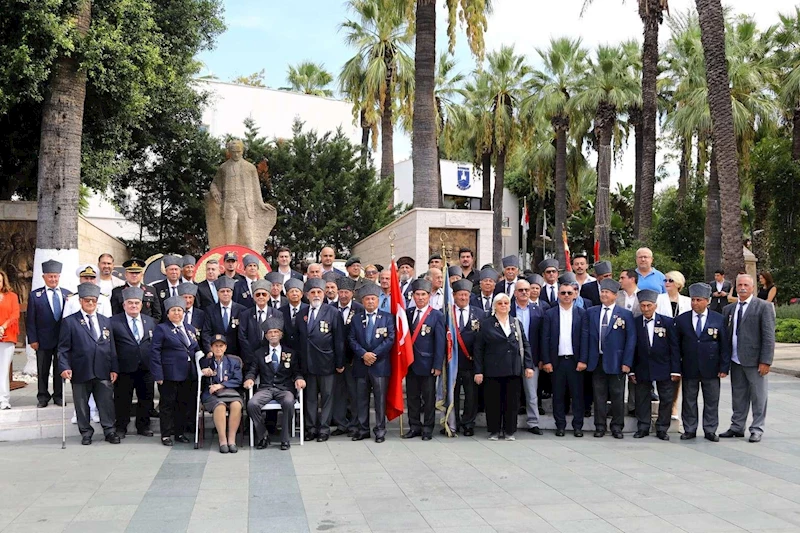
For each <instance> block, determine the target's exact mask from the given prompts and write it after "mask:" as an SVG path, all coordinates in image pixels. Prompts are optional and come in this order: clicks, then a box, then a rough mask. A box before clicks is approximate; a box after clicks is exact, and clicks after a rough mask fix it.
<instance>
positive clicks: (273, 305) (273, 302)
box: [270, 300, 278, 309]
mask: <svg viewBox="0 0 800 533" xmlns="http://www.w3.org/2000/svg"><path fill="white" fill-rule="evenodd" d="M270 303H271V304H272V308H273V309H277V308H278V301H277V300H270Z"/></svg>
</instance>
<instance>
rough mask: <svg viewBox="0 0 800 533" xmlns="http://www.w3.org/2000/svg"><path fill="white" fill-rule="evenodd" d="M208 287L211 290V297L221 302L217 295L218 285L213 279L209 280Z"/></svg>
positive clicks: (216, 301)
mask: <svg viewBox="0 0 800 533" xmlns="http://www.w3.org/2000/svg"><path fill="white" fill-rule="evenodd" d="M208 288H209V289H210V290H211V297H212V298H213V299H214V303H215V304H216V303H219V297H218V296H217V286H216V285H214V282H213V281H209V282H208Z"/></svg>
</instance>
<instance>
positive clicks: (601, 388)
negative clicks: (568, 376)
mask: <svg viewBox="0 0 800 533" xmlns="http://www.w3.org/2000/svg"><path fill="white" fill-rule="evenodd" d="M593 374H594V375H593V376H592V385H593V388H594V427H595V430H598V431H605V430H606V411H607V406H606V402H607V401H608V400H609V399H610V400H611V431H612V432H617V431H622V428H624V427H625V406H624V405H623V397H624V394H625V378H626V376H625V374H606V372H605V370H603V357H602V356H601V357H600V359H599V361H598V362H597V368H595V369H594V372H593ZM670 406H671V404H670ZM573 412H574V409H573Z"/></svg>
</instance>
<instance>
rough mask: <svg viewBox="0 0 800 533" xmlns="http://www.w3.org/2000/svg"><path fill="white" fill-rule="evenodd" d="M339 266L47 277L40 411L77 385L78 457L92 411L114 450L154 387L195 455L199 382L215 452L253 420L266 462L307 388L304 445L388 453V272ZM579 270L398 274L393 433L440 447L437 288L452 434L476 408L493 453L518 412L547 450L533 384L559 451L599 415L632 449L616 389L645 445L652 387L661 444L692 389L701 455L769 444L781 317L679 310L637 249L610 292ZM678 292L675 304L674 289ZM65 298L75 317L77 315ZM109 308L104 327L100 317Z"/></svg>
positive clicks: (603, 275)
mask: <svg viewBox="0 0 800 533" xmlns="http://www.w3.org/2000/svg"><path fill="white" fill-rule="evenodd" d="M104 257H106V259H107V258H108V256H107V254H106V255H105V256H104ZM333 257H334V253H333V250H332V249H330V248H324V249H323V250H322V251H321V253H320V259H321V261H320V263H315V264H312V265H309V267H308V268H307V272H306V276H303V274H301V273H300V272H297V271H295V270H292V269H291V266H290V264H291V252H290V250H289V249H287V248H281V249H280V250H278V252H277V258H278V265H277V267H276V268H275V270H274V271H273V272H270V273H269V274H267V275H266V276H265V278H262V277H261V276H260V274H259V271H258V269H259V265H260V264H261V263H262V261H263V260H262V259H261V258H259V257H257V256H254V255H249V254H248V255H245V256H244V257H243V258H242V262H241V264H242V266H243V270H244V275H241V274H238V273H237V272H236V270H237V266H238V264H239V258H238V256H237V255H236V254H235V253H233V252H229V253H226V254H225V256H224V257H223V258H222V262H219V261H217V260H213V259H212V260H208V261H206V263H205V275H206V279H205V280H204V281H202V282H200V283H195V281H194V280H193V277H194V267H195V260H194V258H193V257H190V256H184V257H183V258H180V257H177V256H164V258H163V259H162V261H163V266H164V272H165V274H166V279H165V280H162V281H160V282H158V283H156V284H154V285H153V286H148V285H145V284H143V283H142V272H143V269H144V266H145V265H144V262H142V261H141V260H138V259H131V260H129V261H127V262H125V263H124V267H125V278H126V280H125V282H122V281H121V280H117V281H112V285H117V286H114V287H113V288H112V290H111V291H110V294H104V293H103V283H102V279H100V280H98V279H97V276H96V271H95V269H93V268H91V267H90V266H87V267H82V269H81V272H79V275H80V280H81V285H79V287H78V293H77V297H74V296H71V295H70V293H69V291H66V290H64V289H61V288H60V287H59V286H58V282H59V272H60V268H61V265H60V264H59V263H58V262H57V261H48V262H45V263H44V264H43V265H42V271H43V273H44V274H43V277H44V281H45V287H44V288H42V289H37V290H35V291H33V293H32V294H31V297H30V300H29V301H30V305H29V308H28V317H27V320H28V336H29V340H30V342H31V344H32V346H33V347H34V348H35V349H36V350H37V359H38V360H39V370H40V372H39V380H40V382H39V396H38V398H39V406H40V407H45V406H46V405H47V403H48V402H49V400H50V399H51V397H52V399H53V400H54V402H55V403H57V404H60V403H61V401H62V391H61V388H60V385H61V382H60V380H58V379H56V380H54V392H53V393H52V394H50V392H49V391H48V381H47V380H48V374H49V368H50V367H51V365H52V366H53V368H54V374H56V373H57V374H60V376H61V377H62V378H64V379H70V380H71V383H72V388H73V395H74V398H75V404H76V415H77V422H78V425H79V429H80V432H81V435H82V442H83V444H91V441H92V435H93V429H92V426H91V423H90V421H91V418H90V408H89V397H90V396H93V397H94V400H95V402H96V404H97V410H98V415H99V419H100V424H101V426H102V427H103V431H104V434H105V438H106V440H107V441H109V442H112V443H118V442H120V439H121V438H124V435H125V433H126V432H127V427H128V425H129V422H130V417H131V409H132V401H133V393H134V392H135V393H136V396H137V410H136V422H135V426H136V430H137V432H138V433H139V434H141V435H145V436H152V435H153V432H152V430H151V429H150V416H151V415H152V409H153V397H154V390H153V389H154V383H157V384H158V385H159V392H160V402H159V413H158V416H159V418H160V425H161V442H162V443H163V444H164V445H167V446H172V445H173V444H174V442H190V440H189V439H188V438H187V437H186V435H185V433H186V432H187V431H188V430H190V429H191V427H192V426H193V425H194V423H195V422H196V418H195V413H196V411H195V409H196V405H195V401H194V394H195V392H196V391H197V390H198V380H200V390H201V402H202V406H203V409H204V410H205V411H207V412H209V413H212V415H213V418H214V423H215V425H216V427H217V430H218V431H217V432H218V437H219V446H220V452H222V453H231V452H233V453H235V452H236V451H237V448H236V434H237V431H238V428H239V425H240V423H241V419H242V413H243V411H245V410H246V411H247V414H248V416H249V417H250V418H251V420H252V421H253V423H254V433H255V435H254V437H255V442H256V443H257V448H259V449H261V448H265V447H267V446H268V445H269V444H270V432H271V431H272V432H276V426H277V422H278V421H277V420H270V418H269V416H267V414H265V412H264V411H263V410H262V408H263V407H264V406H265V405H266V404H267V403H269V402H272V401H276V402H278V403H279V404H280V406H281V412H282V419H281V424H280V425H281V426H282V427H281V431H280V447H281V449H288V448H289V447H290V437H289V436H290V434H291V432H292V428H293V427H294V421H293V415H294V409H295V400H296V397H297V394H298V391H299V390H301V389H302V390H304V406H305V413H304V414H305V439H306V440H317V441H318V442H324V441H326V440H328V439H329V438H330V437H331V436H337V435H348V436H349V437H350V438H351V439H352V440H362V439H365V438H370V437H373V438H374V439H375V441H376V442H379V443H380V442H383V441H384V440H385V438H386V395H387V390H388V384H389V378H390V377H391V375H392V362H391V354H392V350H393V346H394V343H395V336H396V324H397V320H396V317H395V315H394V314H393V312H392V311H393V310H392V309H391V293H392V287H391V276H390V271H389V269H382V268H380V265H368V266H367V268H366V273H367V274H368V275H367V277H363V276H364V273H365V271H364V270H363V269H362V265H361V262H360V260H359V258H357V257H351V258H350V259H349V260H348V261H347V263H346V266H345V268H346V270H347V272H343V271H339V270H337V269H335V268H334V267H333V264H332V263H333ZM102 259H103V257H101V260H102ZM579 259H582V261H583V262H581V261H580V260H578V261H576V262H575V263H574V265H577V267H578V268H575V269H574V271H575V272H563V273H559V265H558V261H557V260H554V259H546V260H544V261H542V262H541V263H540V264H539V265H538V267H539V271H540V274H536V273H532V272H523V271H521V270H520V265H519V260H518V258H517V257H516V256H509V257H505V258H503V264H502V271H498V270H496V269H495V268H494V267H493V266H492V265H485V266H484V267H483V268H482V269H481V270H476V269H475V268H474V267H473V262H474V253H473V252H472V251H471V250H469V249H461V250H460V251H459V263H458V264H456V265H454V266H450V267H447V265H446V264H445V263H444V261H443V260H442V258H441V256H439V255H438V254H434V255H432V256H431V257H430V258H429V262H428V268H427V270H426V271H425V272H424V273H423V274H422V275H420V276H417V274H416V272H415V264H416V262H415V260H414V259H413V258H410V257H401V258H399V259H398V260H397V265H398V272H399V282H400V287H399V291H400V294H402V295H403V298H404V299H405V305H406V310H405V313H406V317H405V318H406V322H407V324H408V328H409V332H410V335H411V342H412V344H413V352H414V361H413V363H412V364H411V365H410V366H409V368H408V373H407V375H406V397H407V406H408V422H409V429H408V431H407V432H406V433H405V434H404V435H403V437H405V438H415V437H421V438H422V439H423V440H430V439H431V438H432V437H433V432H434V426H435V401H436V381H437V379H438V378H439V376H440V375H441V371H442V368H443V365H444V361H445V358H446V356H447V354H446V349H447V348H446V346H447V343H446V336H445V335H446V333H445V316H444V313H443V312H442V306H443V305H444V303H445V299H446V298H445V295H444V285H445V284H444V276H445V275H446V276H448V278H449V281H450V284H451V286H452V291H453V317H454V321H455V323H456V324H455V326H456V327H455V329H456V337H457V338H456V339H453V342H454V343H456V342H457V344H458V374H457V377H456V390H455V394H454V398H455V404H456V405H455V410H456V412H457V417H456V420H457V422H456V423H457V427H456V428H452V429H454V430H456V431H459V432H462V433H463V434H464V435H466V436H471V435H474V434H475V419H476V417H477V413H478V410H479V408H481V407H482V408H483V410H485V412H486V423H487V427H488V433H489V439H491V440H499V439H500V438H503V439H505V440H514V438H515V437H514V434H515V432H516V430H517V416H518V410H519V409H520V408H521V406H524V407H523V410H524V412H525V413H526V425H527V428H526V429H527V430H528V431H530V432H531V433H534V434H541V433H542V431H541V429H540V428H539V416H540V414H542V413H543V411H542V405H541V400H540V398H541V395H542V387H541V386H540V382H546V381H549V389H550V391H549V394H552V397H553V415H554V418H555V421H556V435H557V436H564V435H565V429H566V425H567V420H566V415H567V412H568V411H569V409H570V406H571V410H572V417H573V419H572V428H573V434H574V436H576V437H582V436H583V424H584V417H585V416H586V415H587V411H588V412H589V413H591V410H592V407H591V405H592V404H593V406H594V408H593V412H594V426H595V427H594V436H595V437H598V438H599V437H603V436H604V435H606V433H607V432H609V431H610V433H611V434H612V435H613V436H614V437H615V438H623V433H622V430H623V427H624V415H625V404H624V397H625V389H626V386H625V385H626V382H627V384H628V394H629V398H628V400H629V402H630V403H629V405H632V406H633V410H634V412H635V415H636V418H637V420H638V430H637V431H636V433H635V434H634V437H635V438H641V437H645V436H647V435H648V434H649V433H650V427H651V414H650V413H651V407H650V403H651V399H652V395H653V394H654V392H655V391H657V393H658V399H659V402H660V403H659V409H658V418H657V420H656V424H655V430H656V436H657V437H658V438H660V439H662V440H668V439H669V436H668V434H667V430H668V428H669V425H670V415H671V410H672V405H673V398H674V396H675V395H676V394H677V387H678V384H680V383H682V384H683V387H682V389H683V393H682V395H683V401H682V410H681V417H682V420H683V428H684V432H683V434H682V435H681V439H684V440H686V439H693V438H695V437H696V433H697V427H698V425H699V421H698V401H697V400H698V395H699V392H700V389H701V388H702V394H703V403H704V408H703V421H702V423H703V431H704V435H705V438H706V439H708V440H711V441H717V440H718V439H719V437H742V436H744V433H745V429H746V428H745V423H746V420H747V416H748V412H749V411H750V410H751V409H752V413H753V421H752V423H751V425H750V427H749V431H750V441H751V442H758V441H759V440H761V435H762V433H763V431H764V419H765V416H766V405H767V377H766V376H767V374H768V372H769V366H770V364H771V363H772V356H773V351H774V314H773V312H772V309H771V307H769V306H768V304H765V303H764V302H763V301H760V300H758V299H755V298H754V297H753V279H752V278H751V277H750V276H748V275H739V276H737V278H736V281H735V284H736V298H737V301H736V302H735V303H730V304H728V305H726V306H725V307H724V308H723V309H722V313H719V312H717V311H714V310H712V308H711V307H710V305H711V304H712V301H713V298H714V297H719V290H715V287H712V286H711V285H710V284H705V283H697V284H694V285H692V286H691V287H689V297H688V298H687V299H688V300H690V305H689V309H685V308H682V307H683V300H682V299H683V298H686V297H684V296H682V295H679V292H680V289H681V288H682V286H683V283H684V282H683V280H682V276H681V279H680V280H678V279H674V278H677V277H678V276H677V275H670V274H677V273H668V275H666V276H665V275H664V274H662V273H660V272H659V271H658V270H656V269H655V268H652V253H651V252H650V251H649V250H648V249H646V248H643V249H641V250H639V252H637V268H635V269H630V270H626V271H623V272H622V273H621V274H620V276H619V280H620V281H616V280H614V279H613V276H612V272H611V265H610V263H608V262H606V261H601V262H599V263H596V264H595V265H594V273H595V276H596V277H594V278H593V277H591V276H589V275H588V273H587V272H586V271H587V268H586V267H588V265H586V267H585V266H584V265H583V263H585V262H586V259H585V257H583V258H579ZM111 261H112V264H113V258H112V259H111ZM579 278H581V279H579ZM678 281H680V287H677V291H676V289H675V287H671V285H672V286H677V285H678V283H677V282H678ZM716 288H717V289H719V288H720V287H718V286H717V287H716ZM715 293H716V294H715ZM678 296H680V298H679V297H678ZM68 301H74V302H75V303H76V304H78V307H79V308H78V309H75V310H74V312H73V313H72V314H70V315H67V314H66V309H65V306H66V304H67V303H68ZM104 305H105V306H106V307H110V312H109V313H108V314H110V315H111V316H110V317H109V316H108V315H107V314H106V313H104V312H102V311H101V307H103V306H104ZM62 309H64V312H62ZM34 342H35V343H36V345H34ZM198 367H199V374H198V371H196V370H195V369H196V368H198ZM728 375H730V377H731V385H732V395H733V416H732V418H731V426H730V428H729V429H728V430H727V431H725V432H724V433H721V434H719V435H717V426H718V401H719V393H720V380H721V379H722V378H725V377H727V376H728ZM585 376H589V377H585ZM587 389H588V393H587ZM653 389H655V391H654V390H653ZM245 395H247V396H248V398H245ZM462 395H463V400H462ZM481 404H482V406H481ZM371 405H372V408H373V409H374V417H372V427H371V424H370V422H371V409H370V407H371ZM609 406H610V407H609ZM609 409H610V425H609V424H608V417H607V414H608V412H609Z"/></svg>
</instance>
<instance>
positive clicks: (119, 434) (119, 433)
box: [117, 431, 125, 439]
mask: <svg viewBox="0 0 800 533" xmlns="http://www.w3.org/2000/svg"><path fill="white" fill-rule="evenodd" d="M117 437H119V438H121V439H124V438H125V432H124V431H117Z"/></svg>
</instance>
